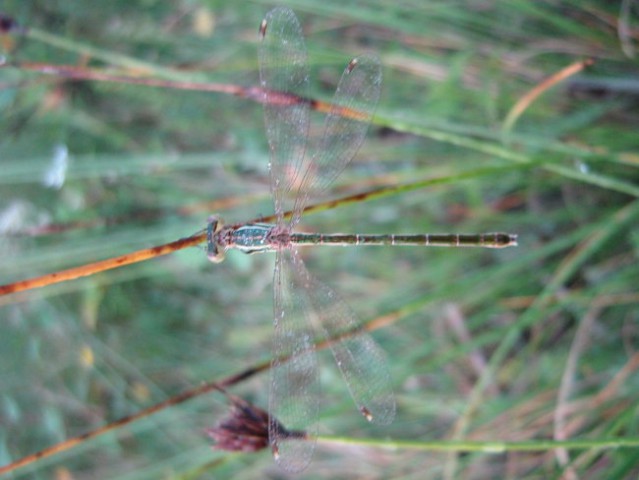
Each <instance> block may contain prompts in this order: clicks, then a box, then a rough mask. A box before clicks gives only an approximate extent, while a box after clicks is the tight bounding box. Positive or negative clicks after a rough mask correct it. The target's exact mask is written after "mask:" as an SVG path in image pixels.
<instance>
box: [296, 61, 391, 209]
mask: <svg viewBox="0 0 639 480" xmlns="http://www.w3.org/2000/svg"><path fill="white" fill-rule="evenodd" d="M381 83H382V70H381V67H380V63H379V59H378V58H377V57H375V56H371V55H362V56H360V57H357V58H355V59H353V60H351V62H350V63H349V64H348V66H347V67H346V69H345V70H344V73H343V74H342V78H341V79H340V81H339V84H338V85H337V90H336V91H335V95H334V97H333V100H332V102H331V104H332V107H331V110H330V113H329V114H328V116H327V117H326V120H325V122H324V133H323V136H322V138H321V140H320V142H319V145H317V147H318V148H317V150H316V151H315V152H314V153H313V155H312V158H311V161H310V163H309V164H308V167H307V169H306V171H305V172H304V176H303V179H302V185H301V186H300V192H302V194H303V195H300V196H299V197H298V198H297V199H296V202H295V208H294V211H295V212H301V211H302V210H303V209H304V207H305V206H306V203H307V201H308V196H309V195H311V194H313V193H319V192H322V191H324V190H326V189H327V188H328V187H329V186H330V185H331V184H332V183H333V182H334V181H335V179H336V178H337V177H338V176H339V174H340V173H342V170H344V167H346V165H347V164H348V163H349V162H350V161H351V160H352V159H353V157H354V156H355V154H356V153H357V151H358V150H359V147H360V146H361V144H362V142H363V141H364V137H365V136H366V132H367V131H368V126H369V124H370V121H371V118H372V117H373V112H374V111H375V107H376V106H377V102H378V100H379V95H380V90H381Z"/></svg>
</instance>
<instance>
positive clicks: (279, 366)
mask: <svg viewBox="0 0 639 480" xmlns="http://www.w3.org/2000/svg"><path fill="white" fill-rule="evenodd" d="M299 262H300V260H299V257H298V256H297V254H296V251H294V250H281V251H278V252H277V254H276V263H275V274H274V278H273V289H274V298H273V300H274V302H273V309H274V324H275V332H274V335H273V363H272V365H271V372H270V373H271V391H270V395H269V415H270V417H269V439H270V442H271V447H272V448H273V453H274V455H275V458H276V460H277V462H278V463H279V464H280V465H281V466H282V468H284V469H286V470H288V471H292V472H299V471H301V470H303V469H304V468H306V466H307V465H308V464H309V463H310V461H311V457H312V455H313V450H314V448H315V437H316V436H317V417H318V413H319V401H320V400H319V399H320V395H319V378H318V373H317V357H316V355H315V351H314V350H313V341H314V335H313V332H312V331H311V327H310V325H309V323H308V322H307V321H306V312H307V311H308V310H309V308H310V305H308V300H307V299H306V296H305V295H303V290H300V288H299V285H296V284H295V282H294V275H293V274H292V272H293V271H296V270H299V268H300V266H301V268H303V265H300V264H299ZM300 293H301V294H300ZM280 425H282V426H283V427H284V428H285V429H286V430H287V431H288V432H290V431H292V430H302V431H305V432H306V433H307V438H306V439H299V438H291V436H290V435H289V434H288V432H287V431H282V429H281V428H280Z"/></svg>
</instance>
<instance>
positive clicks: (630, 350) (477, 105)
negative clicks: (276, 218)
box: [0, 0, 639, 479]
mask: <svg viewBox="0 0 639 480" xmlns="http://www.w3.org/2000/svg"><path fill="white" fill-rule="evenodd" d="M628 3H630V4H631V2H628ZM285 4H286V5H288V6H290V7H291V8H293V9H294V10H295V11H296V13H297V14H298V16H299V17H300V20H301V22H302V25H303V26H304V30H305V34H306V37H307V46H308V50H309V61H310V64H311V70H312V79H313V80H312V95H313V97H316V98H322V99H325V100H326V99H330V95H331V93H332V91H333V90H334V88H335V85H336V82H337V80H338V78H339V75H340V73H341V70H342V68H343V66H344V65H345V64H346V63H347V62H348V60H349V58H350V57H352V56H353V55H355V54H358V53H362V52H373V53H376V54H377V55H379V57H380V58H381V61H382V64H383V67H384V81H383V91H382V98H381V100H380V104H379V108H378V116H377V117H376V120H375V121H374V123H375V125H374V127H373V128H372V129H371V132H370V134H369V137H368V139H367V141H366V142H365V144H364V146H363V147H362V149H361V151H360V153H359V154H358V156H357V157H356V158H355V160H354V161H353V163H352V164H351V165H350V166H349V167H348V169H347V171H346V172H344V173H343V175H342V176H341V177H340V179H339V180H338V182H337V183H338V185H337V186H336V189H335V191H334V192H332V193H331V196H332V197H333V198H338V197H340V196H342V195H346V194H348V193H353V192H362V191H368V190H371V189H373V188H376V187H378V186H380V185H388V186H393V185H398V184H403V183H408V182H411V181H418V180H426V179H438V181H437V182H434V183H433V185H432V186H431V187H429V188H423V189H418V190H415V191H410V192H408V193H404V194H397V195H391V196H388V197H385V198H383V199H379V200H370V201H364V202H360V203H358V204H355V205H348V206H343V207H339V208H336V209H334V210H331V211H329V212H325V213H322V214H318V215H315V216H310V217H309V218H307V219H305V220H304V221H303V222H302V223H303V225H304V226H305V227H306V226H312V228H314V229H317V230H319V231H326V232H330V231H343V232H356V231H360V232H370V233H391V232H398V233H410V232H415V233H417V232H428V231H431V232H446V231H450V232H458V233H471V232H479V231H497V230H501V231H508V232H511V233H518V234H519V239H520V246H519V247H517V248H516V249H508V250H503V251H479V250H450V249H428V250H423V249H410V248H405V249H392V248H369V249H361V248H358V249H338V250H334V249H330V250H329V249H314V250H312V251H306V253H305V259H306V260H307V263H308V266H309V269H310V270H311V271H313V272H314V273H316V274H317V276H318V277H320V278H322V279H323V280H324V281H326V282H327V283H329V284H330V285H331V286H333V287H334V288H335V289H336V290H338V291H340V292H341V293H342V295H343V297H344V298H345V299H346V300H347V302H348V303H349V304H350V305H351V306H352V307H353V309H354V310H355V311H356V312H357V313H358V315H359V317H360V318H361V319H362V321H370V320H373V319H375V318H377V317H379V316H381V315H385V314H390V313H393V312H397V311H399V312H400V313H401V315H399V318H398V320H397V321H396V322H395V323H394V324H392V325H390V326H388V327H387V328H384V329H382V330H380V331H377V332H375V333H374V334H373V336H374V337H375V339H376V340H378V341H379V343H380V344H381V345H382V346H383V347H384V349H385V350H386V352H387V353H388V358H389V363H390V368H391V371H392V373H393V377H394V382H395V385H394V386H395V391H396V395H397V403H398V415H397V418H396V420H395V422H394V423H393V424H392V425H391V426H390V427H388V428H378V427H374V426H371V425H367V424H366V422H364V421H363V420H362V419H361V417H360V416H359V415H358V414H357V412H356V410H355V407H354V406H353V404H352V402H351V400H350V398H349V395H348V392H347V390H346V388H345V385H344V382H343V380H342V379H341V378H340V376H339V374H338V373H337V370H336V369H335V366H334V362H332V360H331V359H330V358H329V356H330V354H327V353H325V352H322V353H320V357H321V360H322V386H323V403H322V405H323V406H322V418H321V425H320V428H321V430H322V432H323V433H329V434H335V435H348V436H353V437H362V438H380V439H382V440H380V443H382V444H383V439H385V438H388V439H396V440H400V439H412V440H417V441H419V440H421V441H433V440H438V439H441V440H442V441H444V440H447V439H470V440H485V441H500V440H503V441H507V440H536V439H549V438H553V437H557V438H567V439H569V438H578V439H586V440H592V441H593V442H596V441H597V440H603V439H607V438H636V437H637V427H638V425H637V420H636V418H637V391H638V387H639V376H638V375H637V372H636V370H637V367H638V366H639V362H638V360H637V359H638V357H637V352H636V349H637V345H638V335H639V331H638V329H637V322H638V320H639V318H638V317H639V315H638V311H639V310H638V309H637V302H638V300H639V291H638V289H637V285H638V284H639V275H638V270H637V268H636V264H637V253H638V243H639V231H638V230H637V227H636V225H637V217H638V216H639V204H638V203H637V201H636V198H637V196H639V187H638V186H637V180H638V178H639V175H638V174H637V166H638V164H639V152H637V127H638V126H639V113H638V112H639V109H638V108H637V105H638V103H639V82H638V81H637V78H639V75H637V74H638V65H637V61H636V59H635V58H632V54H633V43H632V42H633V40H635V39H636V37H637V13H638V12H636V11H630V14H629V15H626V13H625V10H624V9H623V8H621V6H620V4H619V3H617V2H604V1H585V2H577V1H565V2H549V1H542V2H538V1H532V0H517V1H511V2H497V1H483V2H471V1H468V0H466V1H429V2H421V1H400V2H386V1H379V0H378V1H348V0H341V1H335V0H324V1H322V2H317V1H316V0H297V1H291V2H285ZM272 6H274V4H271V3H267V2H222V1H213V0H211V1H204V0H202V1H192V0H188V1H187V0H180V1H177V2H162V1H155V0H139V1H137V2H130V1H121V0H113V1H109V2H100V1H70V0H67V1H64V0H58V1H51V0H47V1H35V0H34V1H31V0H20V1H18V0H15V1H12V0H6V1H5V2H3V3H2V7H1V8H2V9H3V11H2V12H1V13H4V14H6V15H8V16H10V17H12V18H14V19H15V20H16V21H17V22H18V23H19V24H20V25H21V26H23V27H26V28H28V29H31V33H29V34H28V35H26V36H21V35H19V34H15V33H14V34H11V35H3V36H2V42H1V43H2V46H3V49H4V53H3V54H4V56H5V58H6V61H7V62H8V65H7V66H5V67H3V68H2V69H0V109H1V111H2V116H1V117H0V132H1V136H0V168H1V169H2V173H1V174H0V232H1V233H2V237H0V242H1V243H0V254H1V257H0V258H1V262H2V263H1V265H2V268H1V269H0V283H3V284H4V283H9V282H12V281H16V280H21V279H24V278H29V277H32V276H35V275H39V274H43V273H49V272H54V271H57V270H61V269H64V268H69V267H71V266H76V265H80V264H82V263H86V262H91V261H96V260H100V259H104V258H108V257H110V256H114V255H119V254H123V253H127V252H129V251H132V250H137V249H141V248H146V247H149V246H153V245H159V244H161V243H164V242H168V241H171V240H175V239H177V238H180V237H185V236H187V235H190V234H191V233H193V232H195V231H196V230H198V229H201V228H204V226H205V224H206V219H207V217H208V215H210V214H212V213H219V214H221V215H222V216H223V217H225V218H226V219H227V221H242V220H248V219H251V218H255V217H257V216H259V215H268V214H270V213H271V212H272V207H271V203H270V200H269V189H268V171H267V164H268V150H267V147H266V142H265V137H264V133H263V131H264V127H263V118H262V110H261V107H260V106H259V105H258V104H256V103H252V102H249V101H246V100H242V99H239V98H235V97H231V96H225V95H221V94H212V93H203V92H189V91H181V90H172V89H162V88H152V87H145V86H139V85H138V86H136V85H127V84H124V83H100V82H86V81H74V80H69V79H64V78H60V77H57V76H54V75H51V76H47V75H43V74H38V73H34V72H30V71H28V70H27V69H24V68H20V67H19V65H20V63H22V62H42V63H48V64H64V65H74V66H90V67H93V68H109V69H111V70H110V71H113V72H122V71H124V72H126V73H128V74H136V75H144V74H148V75H150V76H153V77H154V78H165V79H191V80H194V81H206V82H221V83H229V84H240V85H254V84H256V83H257V71H256V67H257V60H256V44H257V26H258V25H259V22H260V20H261V18H262V17H263V16H264V14H265V13H266V12H267V11H268V10H269V9H270V8H271V7H272ZM626 25H628V28H629V29H630V32H631V34H630V35H629V36H628V38H626V37H625V36H624V35H623V32H624V31H627V30H624V26H626ZM620 31H621V32H622V35H621V36H620V34H619V32H620ZM47 35H48V36H47ZM620 37H621V40H620ZM588 57H591V58H593V59H594V60H595V64H594V65H593V66H592V67H590V68H588V69H586V70H585V71H584V72H582V73H580V74H578V75H576V76H574V77H572V78H569V79H567V80H565V81H563V82H562V83H560V84H559V85H557V86H555V87H553V88H551V89H549V90H548V91H546V92H544V93H543V94H542V95H541V96H540V97H539V98H537V99H536V100H535V101H534V102H532V103H531V104H530V105H529V106H528V107H527V108H526V110H525V111H524V113H523V115H522V116H521V117H520V118H519V119H518V120H517V121H516V123H515V124H514V125H513V127H512V129H511V130H510V132H505V131H504V119H505V118H506V115H507V114H508V112H509V111H510V109H511V108H512V107H513V106H514V105H515V104H516V102H518V101H519V100H520V99H521V98H522V97H523V96H524V95H525V94H526V93H527V92H529V91H530V90H531V89H532V88H534V87H535V86H537V85H538V84H539V83H540V82H542V81H543V80H544V79H546V78H548V77H550V76H551V75H553V74H555V73H556V72H558V71H559V70H561V69H562V68H564V67H566V66H568V65H570V64H572V63H574V62H576V61H579V60H583V59H585V58H588ZM316 120H318V122H319V121H320V120H321V118H320V116H319V115H318V116H317V118H316ZM317 125H319V123H318V124H317ZM318 128H319V127H318ZM61 148H62V149H66V151H67V152H68V160H69V164H68V169H67V171H66V176H65V179H64V183H63V185H62V186H61V187H60V188H56V187H55V186H50V185H51V182H49V186H48V185H47V184H46V182H44V181H43V178H44V177H45V175H46V172H49V171H50V170H51V167H52V162H53V159H54V157H55V155H56V152H61V151H62V150H60V149H61ZM491 167H494V168H492V170H490V168H491ZM318 200H319V199H318ZM45 226H56V227H58V231H53V232H44V233H43V230H42V229H43V227H45ZM63 227H66V228H63ZM272 262H273V260H272V258H271V256H270V255H258V256H252V257H246V256H243V255H242V254H240V253H234V252H233V253H229V254H228V258H227V261H226V262H224V263H222V264H220V265H212V264H210V263H208V262H207V261H206V256H205V254H204V252H203V251H202V250H200V249H197V248H193V249H191V250H188V251H182V252H179V253H176V254H174V255H171V256H168V257H165V258H160V259H154V260H151V261H149V262H145V263H142V264H138V265H133V266H129V267H126V268H123V269H119V270H113V271H109V272H105V273H101V274H99V275H95V276H92V277H88V278H84V279H80V280H75V281H73V282H69V283H63V284H60V285H55V286H50V287H46V288H43V289H41V290H35V291H30V292H26V293H24V294H20V295H13V296H8V297H2V298H0V305H1V306H0V331H1V332H2V335H0V465H4V464H6V463H9V462H10V461H12V460H16V459H18V458H20V457H22V456H25V455H27V454H29V453H33V452H35V451H37V450H39V449H42V448H45V447H48V446H50V445H52V444H54V443H56V442H59V441H62V440H64V439H67V438H70V437H72V436H75V435H79V434H82V433H84V432H87V431H89V430H92V429H94V428H97V427H99V426H102V425H105V424H106V423H108V422H111V421H114V420H117V419H119V418H122V417H124V416H126V415H130V414H133V413H136V412H138V411H140V410H141V409H142V408H145V407H147V406H150V405H152V404H154V403H157V402H160V401H162V400H165V399H166V398H168V397H169V396H171V395H174V394H177V393H179V392H181V391H183V390H185V389H188V388H191V387H193V386H196V385H198V384H200V383H201V382H203V381H207V380H215V379H222V378H224V377H226V376H228V375H231V374H234V373H237V372H239V371H242V370H244V369H246V368H249V367H251V366H252V365H254V364H256V363H258V362H261V361H264V360H267V359H268V358H269V352H270V335H271V331H272V307H271V288H272V287H271V276H272V270H273V264H272ZM267 378H268V375H261V376H258V377H256V378H254V379H251V380H250V381H248V382H246V383H245V384H243V385H241V386H240V387H238V388H237V389H235V390H234V391H235V393H238V394H240V395H243V396H244V397H245V398H246V399H247V400H250V401H253V402H255V403H256V404H257V405H260V406H262V407H264V406H265V405H267V396H268V385H267V383H268V382H267ZM226 410H227V402H226V400H225V399H224V398H223V397H222V396H220V395H219V394H210V395H207V396H203V397H201V398H198V399H196V400H193V401H190V402H188V403H185V404H182V405H180V406H179V407H175V408H171V409H166V410H163V411H161V412H160V413H157V414H154V415H153V416H151V417H150V418H148V419H146V420H143V421H140V422H136V423H134V424H132V425H129V426H127V427H124V428H122V429H119V430H117V431H116V432H115V433H111V434H108V435H106V436H104V437H101V438H100V439H97V440H94V441H91V442H87V443H85V444H83V445H82V446H80V447H76V448H74V449H72V450H69V451H68V452H65V453H63V454H59V455H56V456H54V457H51V458H50V459H47V460H44V461H41V462H37V463H34V464H33V465H31V466H28V467H25V468H24V469H23V470H21V471H19V472H18V473H16V474H15V478H85V477H87V478H89V477H90V478H118V479H120V478H131V479H133V478H135V479H141V478H199V477H208V476H210V477H215V478H226V477H241V478H264V477H273V478H275V477H277V478H279V477H281V476H282V475H283V473H282V472H281V471H279V470H278V469H277V467H276V466H275V464H274V463H273V460H272V458H271V455H270V454H269V453H268V452H266V451H265V452H262V453H258V454H228V453H226V452H217V451H213V450H211V449H210V446H209V443H210V442H209V440H208V439H207V437H206V435H205V433H204V430H205V428H206V427H207V426H212V425H213V424H215V423H216V421H218V420H219V419H221V418H222V417H223V416H224V415H225V414H226ZM317 450H318V451H317V453H316V455H315V459H314V461H313V464H312V465H311V467H310V468H309V470H308V471H307V472H306V475H307V476H308V477H309V478H341V477H344V478H346V477H348V478H354V477H366V478H397V477H399V476H404V477H408V478H413V477H415V478H417V477H419V478H425V477H427V478H505V477H510V478H559V477H561V476H562V475H569V474H570V473H571V472H572V473H574V474H576V475H578V476H579V477H580V478H603V477H605V478H635V477H636V475H637V473H639V469H638V467H637V461H636V458H637V454H636V450H632V449H618V450H597V449H590V450H585V451H571V452H568V453H565V455H564V454H562V452H558V451H547V452H544V453H516V452H504V453H501V454H491V453H481V454H480V453H473V454H466V455H454V454H448V453H434V452H426V453H424V452H406V451H384V450H379V449H368V448H347V447H331V446H330V445H322V446H320V447H318V449H317ZM65 475H70V476H68V477H67V476H65ZM566 478H570V477H566Z"/></svg>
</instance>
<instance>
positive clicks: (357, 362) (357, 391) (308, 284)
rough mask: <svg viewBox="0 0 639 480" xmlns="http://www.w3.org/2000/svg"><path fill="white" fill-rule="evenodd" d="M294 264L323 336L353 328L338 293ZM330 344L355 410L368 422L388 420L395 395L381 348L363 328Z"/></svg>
mask: <svg viewBox="0 0 639 480" xmlns="http://www.w3.org/2000/svg"><path fill="white" fill-rule="evenodd" d="M296 267H297V269H296V275H299V276H301V278H302V280H301V283H302V284H303V285H304V289H305V290H306V294H307V295H308V298H309V301H310V303H311V305H312V309H311V310H310V311H312V312H315V315H317V317H313V316H311V319H312V320H313V321H314V325H313V326H314V327H315V328H316V330H318V331H320V332H322V335H323V337H324V338H325V339H329V338H335V337H338V336H339V335H340V334H344V333H348V332H351V333H352V332H354V331H356V330H357V329H358V327H359V323H358V321H357V318H356V316H355V314H354V313H353V311H352V310H351V309H350V307H349V306H348V305H347V304H346V303H345V302H344V301H343V300H342V299H341V298H340V297H339V295H338V294H337V293H336V292H335V291H334V290H333V289H331V288H330V287H329V286H328V285H325V284H323V283H321V282H320V281H319V280H317V279H315V278H314V277H312V276H311V274H310V273H309V272H308V270H306V267H304V265H303V264H301V263H299V264H298V265H296ZM330 346H331V350H332V352H333V356H334V357H335V361H336V362H337V366H338V367H339V369H340V370H341V372H342V374H343V376H344V379H345V380H346V384H347V385H348V389H349V391H350V393H351V396H352V397H353V400H354V401H355V404H356V405H357V407H358V408H359V411H360V412H361V413H362V414H363V415H364V416H365V417H366V418H367V420H369V421H371V422H374V423H377V424H380V425H388V424H389V423H391V422H392V421H393V418H394V417H395V396H394V395H393V389H392V386H391V376H390V371H389V369H388V362H387V361H386V355H385V354H384V351H383V350H382V349H381V348H380V346H379V345H378V344H377V343H376V342H375V341H374V340H373V339H372V338H371V336H370V335H368V334H367V333H366V332H363V331H360V332H358V333H356V334H355V335H351V336H345V337H344V338H342V339H341V340H336V341H335V342H331V343H330Z"/></svg>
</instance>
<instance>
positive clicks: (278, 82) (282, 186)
mask: <svg viewBox="0 0 639 480" xmlns="http://www.w3.org/2000/svg"><path fill="white" fill-rule="evenodd" d="M260 34H261V37H262V41H261V44H260V47H259V69H260V84H261V86H262V88H263V89H264V92H265V93H264V95H265V99H264V100H265V103H264V123H265V125H266V136H267V138H268V143H269V148H270V156H271V162H270V165H269V168H270V176H271V193H272V194H273V201H274V203H275V213H276V214H277V215H278V216H281V214H282V213H283V211H284V206H283V204H282V202H283V199H284V197H285V196H286V195H287V194H288V193H289V192H290V191H291V190H293V189H295V188H297V187H299V185H300V183H301V180H302V175H303V172H304V171H306V170H307V167H306V165H305V163H306V160H305V150H306V139H307V136H308V125H309V104H308V101H306V100H304V101H301V100H299V99H295V98H293V97H291V96H287V95H285V94H289V93H292V94H295V95H299V96H301V97H302V98H304V99H306V98H308V65H307V60H306V46H305V44H304V38H303V35H302V27H301V26H300V24H299V21H298V20H297V17H296V16H295V14H294V13H293V11H292V10H290V9H289V8H284V7H278V8H275V9H273V10H271V11H270V12H269V13H268V14H267V15H266V17H265V18H264V20H263V22H262V26H261V27H260ZM296 186H297V187H296ZM278 223H279V222H278Z"/></svg>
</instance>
